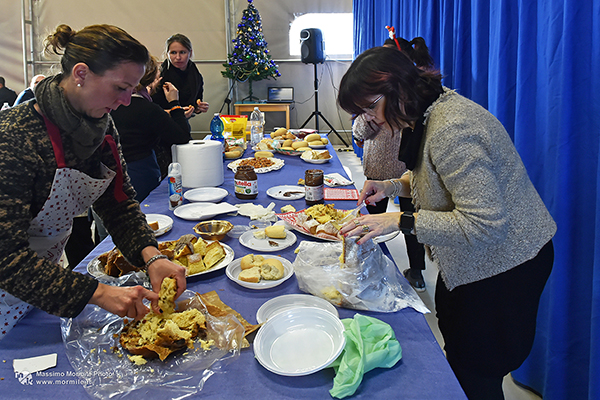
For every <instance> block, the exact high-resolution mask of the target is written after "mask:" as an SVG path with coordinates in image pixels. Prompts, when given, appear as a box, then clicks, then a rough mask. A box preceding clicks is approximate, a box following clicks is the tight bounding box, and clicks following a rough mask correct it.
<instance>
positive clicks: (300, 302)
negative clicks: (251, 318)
mask: <svg viewBox="0 0 600 400" xmlns="http://www.w3.org/2000/svg"><path fill="white" fill-rule="evenodd" d="M297 307H316V308H322V309H323V310H325V311H329V312H330V313H332V314H333V315H335V316H336V317H339V314H338V311H337V309H336V308H335V306H334V305H333V304H331V303H330V302H328V301H327V300H325V299H322V298H320V297H317V296H313V295H311V294H284V295H282V296H277V297H274V298H272V299H271V300H268V301H266V302H265V303H263V305H262V306H260V308H259V309H258V311H257V312H256V322H258V323H259V324H262V323H263V322H265V321H266V320H268V319H269V318H271V317H273V316H275V315H276V314H279V313H280V312H282V311H285V310H289V309H290V308H297Z"/></svg>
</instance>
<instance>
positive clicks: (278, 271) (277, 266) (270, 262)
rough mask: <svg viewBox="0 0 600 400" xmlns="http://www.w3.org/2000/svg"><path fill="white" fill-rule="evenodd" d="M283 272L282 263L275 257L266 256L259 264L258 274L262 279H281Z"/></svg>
mask: <svg viewBox="0 0 600 400" xmlns="http://www.w3.org/2000/svg"><path fill="white" fill-rule="evenodd" d="M284 272H285V269H284V268H283V264H282V263H281V261H279V260H277V259H275V258H268V259H266V260H265V261H263V263H262V264H261V265H260V275H261V276H262V278H263V279H267V280H270V281H274V280H277V279H281V278H283V273H284Z"/></svg>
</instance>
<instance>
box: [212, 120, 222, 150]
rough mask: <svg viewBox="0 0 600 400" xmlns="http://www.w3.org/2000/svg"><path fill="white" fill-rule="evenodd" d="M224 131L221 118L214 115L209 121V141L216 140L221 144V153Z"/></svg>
mask: <svg viewBox="0 0 600 400" xmlns="http://www.w3.org/2000/svg"><path fill="white" fill-rule="evenodd" d="M224 129H225V126H224V125H223V121H222V120H221V116H220V115H219V113H215V116H214V117H213V119H212V120H211V121H210V133H212V135H211V136H210V140H218V141H219V142H221V143H222V144H223V145H222V147H223V151H225V144H224V143H225V138H224V137H223V130H224Z"/></svg>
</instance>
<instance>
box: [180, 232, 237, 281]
mask: <svg viewBox="0 0 600 400" xmlns="http://www.w3.org/2000/svg"><path fill="white" fill-rule="evenodd" d="M212 242H214V240H207V241H206V243H208V244H211V243H212ZM221 246H223V248H224V249H225V258H224V259H222V260H221V262H220V263H218V264H217V265H215V266H214V267H212V268H211V269H207V270H206V271H202V272H198V273H197V274H193V275H188V276H187V277H188V278H191V277H193V276H200V275H204V274H209V273H211V272H215V271H217V270H219V269H222V268H225V267H227V266H228V265H229V264H230V263H231V262H232V261H233V258H234V257H235V253H234V252H233V249H232V248H231V247H229V246H227V245H226V244H225V243H221Z"/></svg>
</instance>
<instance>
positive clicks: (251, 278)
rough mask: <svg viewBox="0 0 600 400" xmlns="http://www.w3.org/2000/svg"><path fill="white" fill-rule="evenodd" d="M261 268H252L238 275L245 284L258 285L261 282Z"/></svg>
mask: <svg viewBox="0 0 600 400" xmlns="http://www.w3.org/2000/svg"><path fill="white" fill-rule="evenodd" d="M260 277H261V274H260V267H252V268H248V269H244V270H242V272H240V274H239V275H238V279H239V280H240V281H244V282H251V283H258V282H260Z"/></svg>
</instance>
